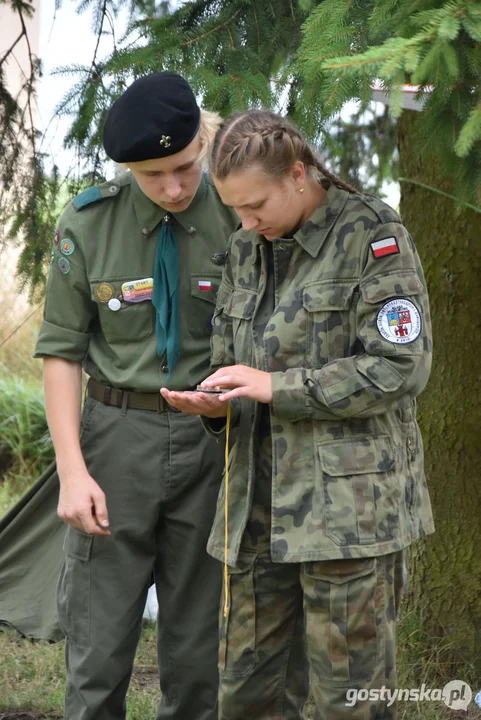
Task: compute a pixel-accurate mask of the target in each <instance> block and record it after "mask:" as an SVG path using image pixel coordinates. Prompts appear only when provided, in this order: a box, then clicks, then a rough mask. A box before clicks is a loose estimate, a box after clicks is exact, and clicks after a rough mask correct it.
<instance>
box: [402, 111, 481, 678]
mask: <svg viewBox="0 0 481 720" xmlns="http://www.w3.org/2000/svg"><path fill="white" fill-rule="evenodd" d="M415 121H416V113H414V112H404V113H403V116H402V118H401V121H400V124H399V155H400V176H401V177H404V178H407V179H409V180H414V181H416V182H421V183H425V184H426V185H429V186H433V187H436V188H439V189H441V190H443V191H444V192H448V193H451V194H452V193H453V189H452V185H451V184H450V182H449V181H447V180H443V178H441V177H440V176H439V173H437V172H436V167H435V165H434V163H433V162H432V161H431V160H429V159H427V158H425V157H423V154H422V152H419V150H418V149H417V147H416V143H415V139H414V138H415V128H413V125H414V123H415ZM401 214H402V217H403V221H404V222H405V224H406V226H407V228H408V229H409V231H410V232H411V234H412V236H413V238H414V241H415V243H416V246H417V248H418V251H419V254H420V256H421V261H422V263H423V267H424V272H425V275H426V280H427V285H428V290H429V295H430V303H431V316H432V320H433V334H434V365H433V371H432V375H431V379H430V381H429V384H428V387H427V389H426V390H425V392H424V393H423V395H422V396H421V398H420V400H419V420H420V425H421V429H422V432H423V438H424V446H425V463H426V475H427V480H428V486H429V489H430V495H431V501H432V505H433V510H434V518H435V523H436V533H435V534H434V535H432V536H430V537H429V538H427V539H426V540H424V541H421V542H419V543H416V544H415V545H414V546H413V547H412V548H411V549H410V552H409V553H408V566H409V575H410V577H409V586H408V590H407V593H406V605H405V609H407V610H408V611H409V612H410V614H411V615H412V616H413V617H414V618H415V620H416V624H417V625H418V628H419V629H420V631H421V633H422V643H423V646H425V645H427V646H428V647H429V646H432V647H437V648H438V650H439V648H440V647H441V646H442V647H443V648H444V649H443V652H442V656H443V662H442V664H443V669H444V672H445V673H446V675H447V676H449V678H450V679H456V678H459V679H465V680H467V679H468V677H469V678H471V680H474V679H476V680H478V681H479V677H481V392H480V380H481V214H477V213H475V212H474V211H471V210H463V211H462V212H460V213H459V214H457V212H456V204H455V202H454V201H453V200H450V199H448V198H445V197H442V196H440V195H438V194H435V193H434V192H432V191H430V190H425V189H423V188H420V187H419V186H416V185H414V184H411V183H407V182H402V183H401ZM440 639H441V643H440ZM438 657H439V655H438ZM446 663H447V665H446ZM477 689H479V688H477Z"/></svg>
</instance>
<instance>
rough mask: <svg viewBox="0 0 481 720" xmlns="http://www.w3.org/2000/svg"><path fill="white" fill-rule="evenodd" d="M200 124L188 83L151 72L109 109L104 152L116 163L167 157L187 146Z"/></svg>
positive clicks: (177, 76)
mask: <svg viewBox="0 0 481 720" xmlns="http://www.w3.org/2000/svg"><path fill="white" fill-rule="evenodd" d="M199 125H200V109H199V106H198V105H197V101H196V99H195V95H194V93H193V92H192V88H191V87H190V85H189V83H188V82H187V81H186V80H184V78H183V77H181V76H180V75H178V74H177V73H175V72H168V71H164V72H156V73H152V74H151V75H146V76H145V77H141V78H138V79H137V80H135V81H134V82H133V83H132V85H130V87H128V88H127V90H126V91H125V92H124V93H122V95H121V96H120V97H119V98H118V99H117V100H116V101H115V102H114V104H113V105H112V107H111V108H110V110H109V112H108V114H107V119H106V121H105V125H104V129H103V143H104V148H105V152H106V153H107V155H108V156H109V157H110V158H112V160H115V162H119V163H129V162H139V161H142V160H153V159H155V158H162V157H168V156H169V155H174V154H175V153H177V152H180V150H183V149H184V148H185V147H187V145H188V144H189V143H190V142H191V141H192V140H193V139H194V137H195V134H196V133H197V130H198V129H199Z"/></svg>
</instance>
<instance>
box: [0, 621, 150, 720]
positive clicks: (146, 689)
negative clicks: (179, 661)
mask: <svg viewBox="0 0 481 720" xmlns="http://www.w3.org/2000/svg"><path fill="white" fill-rule="evenodd" d="M63 654H64V643H63V642H61V643H56V644H52V643H47V642H32V641H30V640H25V639H24V638H21V637H20V636H19V635H18V634H17V633H16V632H14V631H6V632H0V657H1V658H2V660H1V663H0V688H1V693H0V712H20V711H22V712H35V713H44V714H45V715H48V716H53V717H62V715H63V696H64V692H65V669H64V655H63ZM158 702H159V680H158V674H157V658H156V651H155V627H154V626H153V625H152V624H146V625H145V626H144V630H143V632H142V637H141V641H140V643H139V647H138V651H137V656H136V660H135V669H134V674H133V677H132V682H131V685H130V689H129V694H128V697H127V703H128V717H129V719H132V720H152V718H154V717H155V714H156V710H157V705H158Z"/></svg>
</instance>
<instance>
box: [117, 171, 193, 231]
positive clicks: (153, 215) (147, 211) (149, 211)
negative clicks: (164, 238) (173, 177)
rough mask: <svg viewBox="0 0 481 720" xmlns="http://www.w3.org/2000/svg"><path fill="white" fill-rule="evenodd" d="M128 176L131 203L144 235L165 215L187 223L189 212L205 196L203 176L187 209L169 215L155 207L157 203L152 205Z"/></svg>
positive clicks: (163, 209) (160, 208) (132, 177)
mask: <svg viewBox="0 0 481 720" xmlns="http://www.w3.org/2000/svg"><path fill="white" fill-rule="evenodd" d="M130 175H131V186H132V201H133V204H134V210H135V215H136V217H137V222H138V223H139V225H140V227H141V229H142V232H143V233H144V235H148V234H150V233H151V232H152V230H153V229H154V228H155V226H156V225H158V224H159V223H160V221H161V220H162V218H163V217H164V216H165V215H172V216H173V217H175V218H176V219H178V220H179V222H181V224H184V222H185V221H188V218H189V211H190V210H191V209H194V208H195V207H196V205H197V204H198V203H199V202H201V201H202V200H203V199H204V198H205V196H206V194H207V182H206V179H205V176H204V175H203V176H202V179H201V181H200V185H199V187H198V188H197V192H196V193H195V195H194V198H193V200H192V202H191V203H190V205H189V207H188V208H186V209H185V210H183V211H182V212H180V213H171V212H169V211H167V210H165V208H163V207H161V205H157V203H154V202H153V201H152V200H150V199H149V198H148V197H147V195H145V194H144V193H143V192H142V190H141V189H140V187H139V184H138V182H137V180H136V179H135V177H134V175H133V173H130ZM146 231H148V232H146Z"/></svg>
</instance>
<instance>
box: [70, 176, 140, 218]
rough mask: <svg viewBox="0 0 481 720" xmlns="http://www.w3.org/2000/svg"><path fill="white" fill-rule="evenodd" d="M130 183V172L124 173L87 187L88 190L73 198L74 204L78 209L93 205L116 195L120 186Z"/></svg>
mask: <svg viewBox="0 0 481 720" xmlns="http://www.w3.org/2000/svg"><path fill="white" fill-rule="evenodd" d="M129 183H130V173H123V174H122V175H119V176H117V177H115V178H114V179H113V180H110V181H109V182H105V183H102V185H95V186H94V187H90V188H87V190H84V191H83V192H81V193H80V194H79V195H77V196H76V197H74V199H73V200H72V203H73V206H74V208H75V209H76V210H82V209H83V208H84V207H87V205H91V204H92V203H95V202H98V201H99V200H104V199H105V198H112V197H115V196H116V195H117V194H118V192H119V190H120V188H121V187H123V186H124V185H128V184H129Z"/></svg>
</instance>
